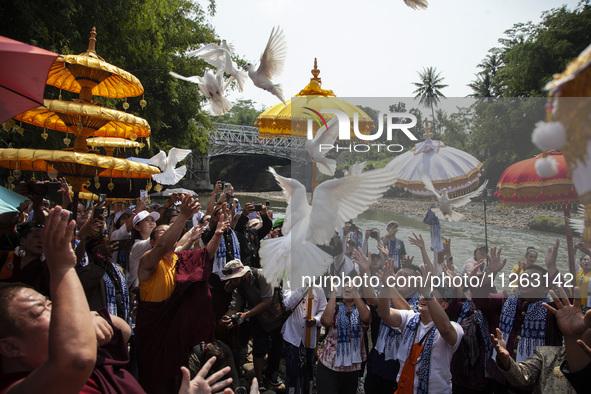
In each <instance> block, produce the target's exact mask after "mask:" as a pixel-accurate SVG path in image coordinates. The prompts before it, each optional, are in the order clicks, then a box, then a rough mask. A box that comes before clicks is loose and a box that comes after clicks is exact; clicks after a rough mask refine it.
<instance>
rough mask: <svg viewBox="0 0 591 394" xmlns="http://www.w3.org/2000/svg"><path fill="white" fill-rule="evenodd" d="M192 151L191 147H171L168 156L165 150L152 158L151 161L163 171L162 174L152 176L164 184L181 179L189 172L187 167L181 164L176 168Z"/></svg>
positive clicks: (174, 182)
mask: <svg viewBox="0 0 591 394" xmlns="http://www.w3.org/2000/svg"><path fill="white" fill-rule="evenodd" d="M189 153H191V150H190V149H177V148H171V149H170V151H168V157H167V156H166V153H164V151H160V152H158V154H157V155H156V156H154V157H152V158H150V161H149V163H150V164H153V165H155V166H157V167H158V168H160V170H161V171H162V172H161V173H160V174H154V175H152V178H153V179H154V180H155V181H156V182H158V183H160V184H162V185H174V184H176V183H177V182H178V181H180V180H181V179H182V178H183V177H184V176H185V174H186V173H187V167H185V166H180V167H178V168H175V166H176V165H177V163H178V162H179V161H181V160H183V159H184V158H185V157H187V155H188V154H189Z"/></svg>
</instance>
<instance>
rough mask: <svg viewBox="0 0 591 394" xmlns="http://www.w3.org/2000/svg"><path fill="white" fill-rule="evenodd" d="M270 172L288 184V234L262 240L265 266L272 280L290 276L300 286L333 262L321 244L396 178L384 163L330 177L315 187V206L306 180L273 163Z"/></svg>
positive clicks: (285, 188) (283, 185)
mask: <svg viewBox="0 0 591 394" xmlns="http://www.w3.org/2000/svg"><path fill="white" fill-rule="evenodd" d="M269 172H270V173H271V174H273V176H274V177H275V180H276V181H277V183H278V184H279V186H281V189H283V194H284V195H285V198H286V200H287V203H288V205H287V208H286V210H285V221H284V223H283V228H282V232H283V234H284V236H283V237H279V238H270V239H266V240H264V241H262V242H261V249H260V252H259V253H260V256H261V265H262V267H263V273H264V276H265V278H266V279H267V280H268V281H269V283H272V284H277V283H278V282H279V280H281V279H284V280H286V279H288V278H291V280H292V282H291V283H292V284H293V283H297V286H300V283H299V282H298V281H301V280H302V278H303V275H306V276H310V277H312V276H318V275H322V274H324V273H325V272H326V270H327V269H328V267H329V265H330V264H331V262H332V261H333V258H332V256H330V255H329V254H328V253H326V252H325V251H323V250H322V249H321V248H320V247H318V245H325V244H327V243H328V242H329V241H330V239H331V238H332V237H333V236H334V234H335V231H337V230H340V229H341V228H343V226H344V225H345V222H346V221H347V220H349V219H354V218H356V217H357V215H359V214H360V213H362V212H364V211H365V210H366V209H367V208H369V206H370V205H371V204H373V203H374V202H376V201H377V199H378V198H379V197H381V196H382V194H383V193H384V192H385V191H386V190H388V188H389V187H390V186H391V185H392V184H394V183H395V182H396V179H395V178H394V176H393V175H392V172H391V171H389V170H388V169H385V168H380V169H377V170H371V171H367V172H364V173H361V174H351V175H350V176H346V177H343V178H338V179H331V180H328V181H325V182H322V183H321V184H320V185H319V186H318V187H317V188H316V189H315V190H314V199H313V201H312V205H311V206H310V204H309V203H308V197H307V194H306V188H305V187H304V185H302V184H301V183H300V182H299V181H297V180H295V179H291V178H285V177H283V176H281V175H278V174H277V173H276V172H275V170H273V169H272V168H269Z"/></svg>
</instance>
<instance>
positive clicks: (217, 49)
mask: <svg viewBox="0 0 591 394" xmlns="http://www.w3.org/2000/svg"><path fill="white" fill-rule="evenodd" d="M233 54H234V46H233V45H232V44H228V43H227V42H226V40H222V44H221V45H218V44H216V43H210V44H207V45H204V46H202V47H201V48H199V49H196V50H194V51H189V52H187V56H189V57H198V58H200V59H203V60H205V61H206V62H207V63H209V64H211V65H212V66H214V67H215V68H216V72H219V71H220V70H221V71H223V72H224V73H226V74H228V75H230V78H229V79H228V80H227V81H226V84H225V86H224V89H223V90H226V88H227V87H228V85H229V84H230V83H231V82H232V80H233V79H235V80H236V83H237V84H238V90H239V91H240V92H242V91H243V90H244V83H245V82H246V78H247V76H248V74H247V73H246V72H244V71H242V70H239V69H238V66H237V65H236V62H234V61H233V60H232V55H233Z"/></svg>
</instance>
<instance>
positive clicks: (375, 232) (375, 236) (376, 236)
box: [369, 228, 380, 239]
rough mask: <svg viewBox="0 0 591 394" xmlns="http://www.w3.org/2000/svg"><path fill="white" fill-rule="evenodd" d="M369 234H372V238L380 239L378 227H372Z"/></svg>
mask: <svg viewBox="0 0 591 394" xmlns="http://www.w3.org/2000/svg"><path fill="white" fill-rule="evenodd" d="M369 236H370V237H371V238H375V239H378V238H379V236H380V232H379V231H378V229H377V228H372V229H371V231H370V232H369Z"/></svg>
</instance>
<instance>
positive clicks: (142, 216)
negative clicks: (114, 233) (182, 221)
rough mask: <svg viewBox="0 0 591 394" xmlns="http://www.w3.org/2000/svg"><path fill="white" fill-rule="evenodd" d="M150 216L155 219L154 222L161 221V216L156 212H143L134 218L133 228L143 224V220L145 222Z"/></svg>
mask: <svg viewBox="0 0 591 394" xmlns="http://www.w3.org/2000/svg"><path fill="white" fill-rule="evenodd" d="M148 216H151V217H152V218H153V219H154V221H156V220H158V219H160V214H159V213H158V212H156V211H154V212H148V211H141V212H140V213H138V214H137V215H136V216H135V217H134V218H133V227H135V226H136V224H138V223H139V222H141V221H142V220H144V219H145V218H147V217H148Z"/></svg>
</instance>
